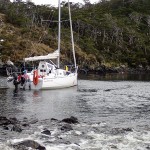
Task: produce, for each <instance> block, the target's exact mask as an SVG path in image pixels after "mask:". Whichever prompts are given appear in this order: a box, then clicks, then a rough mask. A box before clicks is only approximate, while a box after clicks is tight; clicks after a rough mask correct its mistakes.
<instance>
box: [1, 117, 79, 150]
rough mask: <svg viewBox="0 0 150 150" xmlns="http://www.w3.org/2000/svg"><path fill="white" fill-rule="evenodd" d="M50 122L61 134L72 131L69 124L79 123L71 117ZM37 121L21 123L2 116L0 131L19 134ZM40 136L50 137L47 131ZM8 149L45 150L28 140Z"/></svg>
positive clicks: (49, 132) (24, 120) (25, 120)
mask: <svg viewBox="0 0 150 150" xmlns="http://www.w3.org/2000/svg"><path fill="white" fill-rule="evenodd" d="M50 121H51V122H53V123H56V124H57V126H59V130H60V131H61V132H68V131H71V130H73V127H72V125H71V124H78V123H79V121H78V119H77V118H76V117H73V116H71V117H70V118H64V119H62V120H57V119H54V118H51V119H50ZM37 122H38V120H37V119H33V120H28V119H27V118H23V120H22V121H19V120H18V119H17V118H7V117H4V116H0V129H1V130H7V131H9V132H17V133H21V132H23V131H24V130H27V129H28V128H30V126H31V125H34V124H35V123H37ZM41 134H42V135H43V136H44V135H45V136H51V131H50V130H49V129H46V128H45V129H43V131H42V132H41ZM10 147H12V148H15V150H28V148H32V149H36V150H46V148H45V147H44V146H43V145H41V144H39V143H38V142H36V141H34V140H30V139H25V140H22V141H20V142H16V143H14V144H11V145H10Z"/></svg>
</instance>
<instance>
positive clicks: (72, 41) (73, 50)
mask: <svg viewBox="0 0 150 150" xmlns="http://www.w3.org/2000/svg"><path fill="white" fill-rule="evenodd" d="M68 9H69V20H70V31H71V43H72V52H73V59H74V65H75V68H76V67H77V64H76V56H75V49H74V37H73V30H72V19H71V10H70V2H69V0H68Z"/></svg>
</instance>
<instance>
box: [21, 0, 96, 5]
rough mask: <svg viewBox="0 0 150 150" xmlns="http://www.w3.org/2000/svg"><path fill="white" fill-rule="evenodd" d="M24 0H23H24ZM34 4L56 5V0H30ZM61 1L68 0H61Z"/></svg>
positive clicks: (76, 0)
mask: <svg viewBox="0 0 150 150" xmlns="http://www.w3.org/2000/svg"><path fill="white" fill-rule="evenodd" d="M24 1H25V0H24ZM31 1H32V2H33V3H35V4H39V5H41V4H51V5H54V6H57V5H58V0H31ZM61 1H68V0H61ZM70 2H75V3H78V2H79V3H83V0H70ZM90 2H91V3H95V2H98V0H90Z"/></svg>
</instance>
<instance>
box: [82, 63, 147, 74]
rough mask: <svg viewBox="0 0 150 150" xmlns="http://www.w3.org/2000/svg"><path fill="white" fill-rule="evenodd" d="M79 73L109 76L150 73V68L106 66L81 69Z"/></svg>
mask: <svg viewBox="0 0 150 150" xmlns="http://www.w3.org/2000/svg"><path fill="white" fill-rule="evenodd" d="M79 73H81V74H97V75H100V74H109V73H135V74H136V73H137V74H140V73H150V66H146V67H143V66H142V65H139V66H136V67H127V66H124V65H122V66H119V67H107V66H105V65H102V66H99V67H96V68H93V69H90V68H88V67H85V68H79Z"/></svg>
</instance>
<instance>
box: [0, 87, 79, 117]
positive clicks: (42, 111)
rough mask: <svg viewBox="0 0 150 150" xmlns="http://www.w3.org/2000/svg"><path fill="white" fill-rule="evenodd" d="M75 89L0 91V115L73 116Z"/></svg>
mask: <svg viewBox="0 0 150 150" xmlns="http://www.w3.org/2000/svg"><path fill="white" fill-rule="evenodd" d="M76 93H77V87H73V88H67V89H59V90H43V91H29V90H26V91H23V90H18V92H16V91H14V90H12V89H5V90H4V89H0V96H1V100H0V108H1V109H0V114H1V115H4V116H17V117H19V118H22V117H28V118H30V117H31V116H32V117H36V118H39V119H45V118H52V117H54V118H57V119H60V118H64V117H67V116H70V115H74V114H73V113H74V112H75V111H74V110H75V107H76V104H75V99H76V98H75V97H76Z"/></svg>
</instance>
